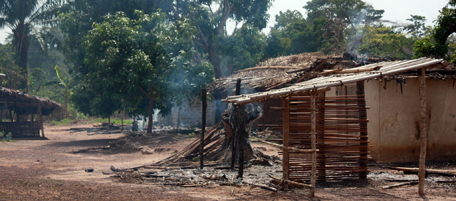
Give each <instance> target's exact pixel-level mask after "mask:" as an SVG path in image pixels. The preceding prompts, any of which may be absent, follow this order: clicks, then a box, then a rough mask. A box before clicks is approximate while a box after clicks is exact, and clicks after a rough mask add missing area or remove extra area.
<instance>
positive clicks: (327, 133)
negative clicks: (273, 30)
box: [224, 58, 447, 195]
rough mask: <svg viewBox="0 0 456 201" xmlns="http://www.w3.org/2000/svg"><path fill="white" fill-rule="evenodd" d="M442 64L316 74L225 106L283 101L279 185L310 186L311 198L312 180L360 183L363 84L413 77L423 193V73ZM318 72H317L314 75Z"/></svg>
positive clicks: (364, 149) (364, 155)
mask: <svg viewBox="0 0 456 201" xmlns="http://www.w3.org/2000/svg"><path fill="white" fill-rule="evenodd" d="M446 66H447V64H446V63H445V62H444V61H443V60H439V59H429V58H420V59H415V60H409V61H394V62H380V63H374V64H370V65H366V66H362V67H358V68H352V69H340V68H336V69H333V70H329V71H318V72H315V73H313V72H312V71H313V70H311V71H308V72H310V73H312V74H313V75H312V77H314V78H313V79H309V80H307V81H303V82H297V83H294V84H292V85H291V86H289V87H284V88H281V89H276V90H270V91H266V92H259V93H253V94H244V95H239V96H230V97H227V98H226V99H225V100H224V101H225V102H229V103H233V104H235V105H245V104H247V103H252V102H261V101H266V100H270V99H282V106H281V107H278V108H276V109H280V110H282V125H281V127H282V130H283V179H284V181H289V180H294V181H301V182H304V181H307V180H310V181H311V182H310V187H311V189H312V190H311V194H312V195H313V192H314V190H315V183H316V181H317V180H328V179H344V178H350V177H359V178H360V179H365V178H366V175H367V160H368V145H369V144H368V143H369V138H368V133H367V131H368V128H367V122H368V119H367V112H366V109H367V107H366V99H365V90H364V89H365V88H364V85H365V82H367V81H369V80H375V79H379V80H382V79H385V78H387V77H389V76H394V75H400V74H403V73H407V72H416V73H417V74H418V81H419V84H418V85H417V86H416V88H417V89H416V90H417V91H418V92H419V93H418V97H416V98H417V99H418V100H417V101H416V102H417V105H414V107H416V108H417V110H418V111H419V115H418V118H417V119H418V121H417V127H418V128H419V129H418V130H419V133H420V135H419V143H420V149H419V153H420V154H419V156H420V158H419V161H420V171H419V172H420V173H419V178H420V185H419V192H420V194H422V193H423V186H424V173H425V157H426V151H427V139H428V137H427V132H428V130H427V128H426V127H427V123H426V118H427V116H428V113H427V111H426V106H427V104H426V103H427V102H426V79H425V76H426V69H429V68H434V69H439V68H444V67H446ZM317 68H319V67H318V66H316V67H314V69H317ZM353 83H355V84H356V86H357V87H356V88H357V90H356V92H357V93H356V95H347V94H346V95H345V96H340V95H339V96H326V92H327V91H329V90H330V88H331V87H333V88H334V87H340V86H344V85H347V84H353Z"/></svg>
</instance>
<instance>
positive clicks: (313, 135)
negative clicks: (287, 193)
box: [310, 94, 317, 197]
mask: <svg viewBox="0 0 456 201" xmlns="http://www.w3.org/2000/svg"><path fill="white" fill-rule="evenodd" d="M310 97H311V98H310V102H311V107H310V110H311V115H310V117H311V118H312V126H311V131H310V135H311V140H312V141H311V147H312V149H317V142H316V141H317V139H316V134H317V115H316V109H315V105H316V102H315V94H312V95H311V96H310ZM316 177H317V153H316V152H314V153H312V176H311V181H310V185H311V186H312V187H311V188H310V197H315V185H316Z"/></svg>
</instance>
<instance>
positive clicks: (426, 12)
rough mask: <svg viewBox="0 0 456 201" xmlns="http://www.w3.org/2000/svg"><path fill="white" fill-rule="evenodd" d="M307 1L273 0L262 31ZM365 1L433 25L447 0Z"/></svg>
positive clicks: (394, 17)
mask: <svg viewBox="0 0 456 201" xmlns="http://www.w3.org/2000/svg"><path fill="white" fill-rule="evenodd" d="M308 1H309V0H275V1H274V3H273V5H272V7H271V9H270V11H269V14H270V16H271V17H270V19H269V23H268V28H266V29H265V30H263V32H264V33H268V32H269V27H271V26H273V25H274V23H275V15H277V14H279V11H286V10H298V11H300V12H301V13H302V14H303V15H304V16H305V15H306V14H305V10H304V9H303V8H302V7H303V6H304V5H305V4H306V2H308ZM365 2H367V3H369V4H371V5H372V6H374V8H375V9H383V10H385V13H384V15H383V19H384V20H390V21H395V22H406V19H407V18H409V17H410V15H411V14H413V15H423V16H426V18H427V25H433V23H432V21H434V20H436V19H437V16H438V15H439V10H440V9H441V8H443V7H444V6H445V5H446V4H447V3H448V0H432V1H431V0H365ZM8 33H11V30H8V29H4V30H0V43H4V40H5V38H6V36H7V35H8Z"/></svg>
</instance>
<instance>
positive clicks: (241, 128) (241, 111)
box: [236, 105, 246, 178]
mask: <svg viewBox="0 0 456 201" xmlns="http://www.w3.org/2000/svg"><path fill="white" fill-rule="evenodd" d="M236 107H238V109H237V114H238V116H237V119H238V121H237V122H238V128H237V130H238V131H237V132H238V133H237V134H236V135H237V136H238V142H239V171H238V176H237V178H243V176H244V147H245V144H246V142H245V140H246V139H245V138H246V131H245V106H244V105H238V106H236Z"/></svg>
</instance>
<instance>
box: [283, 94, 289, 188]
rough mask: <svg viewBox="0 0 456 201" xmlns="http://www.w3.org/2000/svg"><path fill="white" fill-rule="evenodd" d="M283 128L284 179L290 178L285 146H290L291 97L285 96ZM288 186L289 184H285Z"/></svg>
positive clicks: (287, 152)
mask: <svg viewBox="0 0 456 201" xmlns="http://www.w3.org/2000/svg"><path fill="white" fill-rule="evenodd" d="M282 107H283V110H282V129H283V131H282V132H283V146H284V148H283V158H282V169H283V179H287V180H288V178H289V164H290V160H289V159H290V156H289V151H288V149H286V148H285V147H289V134H290V98H289V97H285V98H283V99H282ZM284 187H285V188H287V186H286V185H285V186H284Z"/></svg>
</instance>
